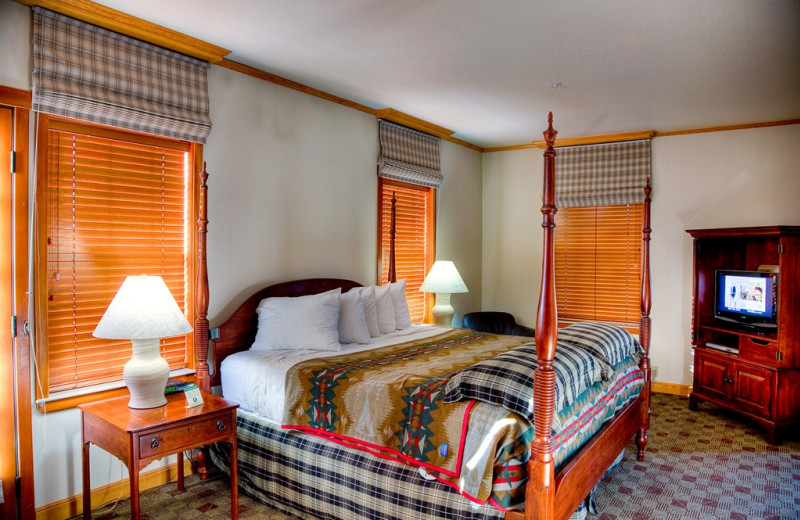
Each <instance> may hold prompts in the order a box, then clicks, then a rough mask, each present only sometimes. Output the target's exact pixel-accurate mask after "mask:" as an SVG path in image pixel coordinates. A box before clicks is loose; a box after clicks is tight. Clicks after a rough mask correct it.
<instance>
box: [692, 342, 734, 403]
mask: <svg viewBox="0 0 800 520" xmlns="http://www.w3.org/2000/svg"><path fill="white" fill-rule="evenodd" d="M729 367H730V363H729V362H727V361H723V360H720V359H718V358H716V357H710V356H706V355H705V353H703V352H700V351H696V352H695V364H694V370H695V379H696V381H695V387H696V388H697V390H698V391H700V392H701V393H704V394H706V395H708V396H709V397H718V398H720V399H726V398H727V397H728V390H729V386H730V385H729V384H728V383H727V381H728V379H727V377H726V374H727V373H728V368H729Z"/></svg>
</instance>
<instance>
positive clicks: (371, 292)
mask: <svg viewBox="0 0 800 520" xmlns="http://www.w3.org/2000/svg"><path fill="white" fill-rule="evenodd" d="M356 289H357V290H358V292H359V293H361V303H363V304H364V318H366V320H367V328H368V329H369V335H370V337H373V338H377V337H378V336H380V335H381V329H380V328H379V327H378V309H377V308H376V307H375V287H356V288H355V289H350V290H351V291H355V290H356Z"/></svg>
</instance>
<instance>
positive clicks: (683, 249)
mask: <svg viewBox="0 0 800 520" xmlns="http://www.w3.org/2000/svg"><path fill="white" fill-rule="evenodd" d="M798 144H800V125H790V126H778V127H768V128H758V129H750V130H736V131H727V132H713V133H699V134H687V135H681V136H672V137H658V138H655V139H654V140H653V144H652V153H653V161H652V166H653V181H652V182H653V205H652V229H653V233H652V240H651V276H652V295H653V308H652V312H651V317H652V319H653V331H652V345H651V358H652V363H653V365H655V366H658V367H659V375H658V379H657V380H658V381H662V382H666V383H675V384H683V385H690V384H691V374H690V372H689V365H690V364H691V347H690V333H691V294H692V280H691V270H692V249H691V237H690V236H689V235H688V234H687V233H686V232H685V230H687V229H702V228H715V227H741V226H766V225H800V203H798V199H800V175H798V173H797V164H798V163H800V146H798ZM556 160H558V159H557V158H556ZM542 164H543V163H542V150H517V151H507V152H494V153H486V154H484V158H483V233H484V237H483V243H484V250H483V280H484V288H483V307H484V308H486V309H490V308H491V309H497V310H507V311H509V312H512V313H513V314H515V315H516V316H517V317H518V319H519V321H521V322H523V323H525V324H526V325H532V324H533V322H534V320H535V313H536V301H537V297H538V287H539V278H540V273H541V266H540V265H539V262H540V260H541V253H540V252H539V250H540V248H541V240H542V234H541V227H540V226H541V221H542V217H541V213H540V212H539V209H540V207H541V191H542V169H543V167H542Z"/></svg>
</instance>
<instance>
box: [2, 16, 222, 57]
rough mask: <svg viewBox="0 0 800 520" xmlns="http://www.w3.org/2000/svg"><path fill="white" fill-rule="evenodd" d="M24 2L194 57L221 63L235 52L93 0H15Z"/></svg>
mask: <svg viewBox="0 0 800 520" xmlns="http://www.w3.org/2000/svg"><path fill="white" fill-rule="evenodd" d="M14 1H15V2H17V3H20V4H22V5H27V6H30V7H33V6H37V7H42V8H44V9H49V10H50V11H55V12H56V13H60V14H63V15H66V16H69V17H72V18H75V19H76V20H81V21H83V22H86V23H90V24H92V25H97V26H98V27H102V28H104V29H108V30H109V31H114V32H117V33H120V34H124V35H126V36H130V37H131V38H136V39H137V40H142V41H145V42H147V43H152V44H153V45H158V46H159V47H163V48H165V49H169V50H171V51H175V52H179V53H181V54H186V55H187V56H191V57H193V58H197V59H199V60H203V61H206V62H208V63H217V62H219V61H222V59H223V58H224V57H225V56H227V55H228V54H230V53H231V51H229V50H227V49H223V48H222V47H218V46H216V45H212V44H210V43H208V42H204V41H202V40H198V39H197V38H192V37H191V36H187V35H185V34H183V33H179V32H177V31H173V30H172V29H167V28H166V27H163V26H161V25H157V24H154V23H151V22H148V21H146V20H142V19H141V18H136V17H135V16H131V15H129V14H126V13H123V12H122V11H117V10H116V9H111V8H110V7H106V6H104V5H100V4H98V3H95V2H92V1H91V0H14Z"/></svg>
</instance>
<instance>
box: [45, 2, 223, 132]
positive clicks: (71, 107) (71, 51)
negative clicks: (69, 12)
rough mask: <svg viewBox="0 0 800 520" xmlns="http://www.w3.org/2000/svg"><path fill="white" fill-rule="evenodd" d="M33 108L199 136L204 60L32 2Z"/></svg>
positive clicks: (204, 122)
mask: <svg viewBox="0 0 800 520" xmlns="http://www.w3.org/2000/svg"><path fill="white" fill-rule="evenodd" d="M33 21H34V27H33V109H34V110H38V111H40V112H44V113H47V114H54V115H59V116H64V117H69V118H73V119H80V120H82V121H89V122H93V123H100V124H105V125H112V126H116V127H121V128H127V129H130V130H136V131H140V132H147V133H151V134H156V135H161V136H166V137H172V138H176V139H184V140H187V141H193V142H199V143H204V142H205V140H206V137H208V134H209V132H211V119H210V118H209V116H208V63H206V62H204V61H200V60H197V59H195V58H190V57H188V56H184V55H183V54H179V53H176V52H173V51H169V50H166V49H163V48H161V47H156V46H154V45H151V44H149V43H145V42H142V41H140V40H136V39H134V38H130V37H128V36H124V35H121V34H118V33H115V32H112V31H108V30H106V29H102V28H100V27H96V26H94V25H91V24H88V23H85V22H82V21H79V20H75V19H73V18H70V17H68V16H64V15H61V14H58V13H54V12H52V11H48V10H46V9H42V8H39V7H34V15H33Z"/></svg>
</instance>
